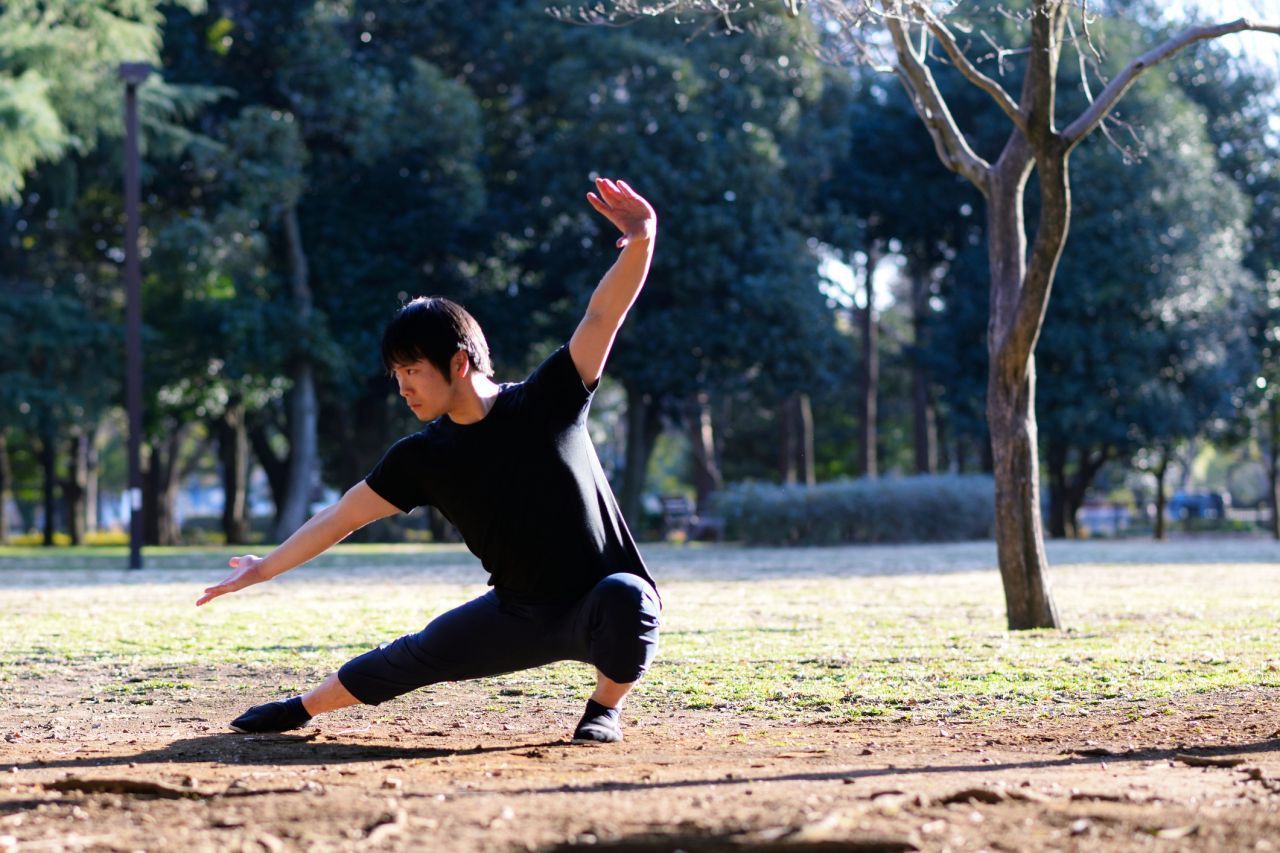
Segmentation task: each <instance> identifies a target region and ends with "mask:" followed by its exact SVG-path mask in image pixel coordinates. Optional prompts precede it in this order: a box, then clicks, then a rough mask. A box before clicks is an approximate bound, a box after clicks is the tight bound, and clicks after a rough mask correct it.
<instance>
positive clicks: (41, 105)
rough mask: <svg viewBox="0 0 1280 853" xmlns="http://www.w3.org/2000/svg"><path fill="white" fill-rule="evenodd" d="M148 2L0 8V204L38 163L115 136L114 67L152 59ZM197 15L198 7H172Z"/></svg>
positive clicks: (64, 1) (70, 0)
mask: <svg viewBox="0 0 1280 853" xmlns="http://www.w3.org/2000/svg"><path fill="white" fill-rule="evenodd" d="M161 5H162V4H160V3H157V2H154V0H17V2H8V3H5V4H4V5H3V6H0V201H14V200H16V199H17V198H18V194H19V192H20V191H21V189H22V187H23V183H24V177H25V175H26V174H27V173H28V172H29V171H30V170H31V169H33V168H34V167H35V166H36V165H37V164H38V163H40V162H49V161H52V160H55V159H57V158H58V157H59V156H61V155H63V154H64V153H66V152H68V151H69V150H75V151H78V152H81V153H83V152H85V151H88V150H90V149H91V148H93V146H94V145H96V144H97V141H98V139H99V137H101V136H118V135H120V134H121V133H122V132H123V128H122V123H121V121H120V92H121V84H120V81H119V79H118V78H117V76H116V69H117V68H118V67H119V65H120V63H121V62H150V63H156V62H158V60H159V50H160V26H161V24H162V23H163V21H164V16H163V14H162V12H161V11H160V7H161ZM176 5H178V6H185V7H187V8H199V7H201V6H202V5H203V2H202V0H184V2H181V3H178V4H176Z"/></svg>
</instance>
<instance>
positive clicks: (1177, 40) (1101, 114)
mask: <svg viewBox="0 0 1280 853" xmlns="http://www.w3.org/2000/svg"><path fill="white" fill-rule="evenodd" d="M1246 31H1254V32H1263V33H1274V34H1275V35H1280V23H1263V22H1255V21H1251V20H1249V19H1248V18H1241V19H1239V20H1237V21H1232V22H1230V23H1227V24H1217V25H1214V26H1205V27H1191V28H1189V29H1187V30H1184V31H1183V32H1181V33H1179V34H1178V35H1176V36H1174V37H1173V38H1170V39H1169V40H1168V41H1166V42H1164V44H1161V45H1159V46H1157V47H1154V48H1152V49H1151V50H1149V51H1147V52H1146V53H1144V54H1142V56H1139V57H1138V58H1137V59H1134V60H1133V61H1132V62H1130V63H1129V64H1128V65H1126V66H1125V67H1124V70H1123V71H1121V72H1120V73H1119V74H1118V75H1116V77H1115V78H1114V79H1113V80H1112V81H1111V82H1110V83H1108V84H1107V87H1106V88H1105V89H1103V90H1102V92H1101V93H1099V95H1098V97H1097V100H1095V101H1094V102H1093V103H1092V104H1090V105H1089V107H1088V109H1086V110H1085V111H1084V112H1082V113H1081V114H1080V115H1079V117H1077V118H1076V120H1075V121H1073V122H1071V124H1069V125H1067V128H1066V130H1064V131H1063V132H1062V138H1063V139H1064V140H1065V141H1066V143H1067V146H1068V148H1072V147H1074V146H1075V145H1077V144H1079V142H1080V141H1081V140H1082V139H1084V138H1085V137H1086V136H1088V135H1089V134H1090V133H1092V132H1093V130H1094V129H1095V128H1096V127H1097V126H1098V125H1099V124H1100V123H1101V122H1102V120H1103V119H1104V118H1106V115H1107V113H1109V112H1111V109H1112V108H1113V107H1114V106H1115V105H1116V102H1117V101H1119V100H1120V98H1121V97H1122V96H1123V95H1124V93H1125V92H1127V91H1129V87H1130V86H1132V85H1133V83H1134V81H1135V80H1137V79H1138V77H1139V76H1140V75H1141V74H1142V73H1143V72H1144V71H1146V70H1148V69H1150V68H1153V67H1155V66H1156V65H1159V64H1160V63H1161V62H1164V61H1165V60H1166V59H1168V58H1169V57H1171V56H1174V55H1175V54H1177V53H1179V52H1180V51H1182V50H1183V49H1185V48H1187V47H1190V46H1191V45H1193V44H1195V43H1196V42H1201V41H1209V40H1211V39H1216V38H1220V37H1222V36H1225V35H1230V34H1232V33H1241V32H1246Z"/></svg>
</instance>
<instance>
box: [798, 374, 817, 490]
mask: <svg viewBox="0 0 1280 853" xmlns="http://www.w3.org/2000/svg"><path fill="white" fill-rule="evenodd" d="M795 410H796V423H797V424H799V426H800V441H799V449H800V469H801V470H802V471H803V472H804V484H805V485H806V486H813V485H816V484H817V482H818V472H817V461H816V460H815V459H814V455H813V403H812V401H811V400H810V399H809V395H808V394H805V393H803V392H801V393H798V394H796V399H795Z"/></svg>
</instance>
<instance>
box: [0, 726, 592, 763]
mask: <svg viewBox="0 0 1280 853" xmlns="http://www.w3.org/2000/svg"><path fill="white" fill-rule="evenodd" d="M318 737H319V735H315V734H311V735H296V734H269V735H243V734H232V733H227V734H214V735H204V736H202V737H193V738H183V739H181V740H175V741H173V742H172V743H170V744H167V745H165V746H162V747H159V748H157V749H149V750H145V751H143V752H137V753H133V754H127V755H103V756H88V755H86V756H79V757H75V756H69V757H67V758H57V759H52V760H50V759H36V760H32V761H27V762H24V763H21V764H10V765H9V766H10V767H14V768H16V769H18V770H52V769H72V768H105V767H120V766H128V765H130V764H225V765H229V766H259V765H276V766H305V765H313V764H314V765H319V764H351V763H356V762H361V761H403V760H412V759H427V758H449V757H452V756H459V755H482V754H484V753H499V752H516V751H519V750H530V749H539V750H541V749H548V748H551V747H566V748H567V747H571V746H572V744H571V743H570V742H569V741H568V740H553V741H542V742H537V743H517V744H501V745H495V746H480V745H477V746H474V747H470V748H463V749H456V748H448V747H429V746H390V745H383V744H364V743H346V742H341V741H329V740H319V739H318ZM7 763H8V762H6V764H7Z"/></svg>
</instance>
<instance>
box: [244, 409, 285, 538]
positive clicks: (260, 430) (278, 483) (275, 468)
mask: <svg viewBox="0 0 1280 853" xmlns="http://www.w3.org/2000/svg"><path fill="white" fill-rule="evenodd" d="M254 420H255V423H254V425H253V427H252V428H251V429H250V430H249V446H250V447H252V448H253V455H254V457H256V458H257V460H258V464H259V465H261V466H262V470H263V473H265V474H266V475H267V487H268V488H269V489H270V490H271V502H272V503H274V504H275V506H276V523H277V524H278V523H279V521H280V510H281V508H282V507H283V506H284V504H285V500H286V499H287V497H288V494H289V460H288V459H287V458H281V457H279V456H277V455H276V452H275V451H274V450H272V448H271V434H270V433H269V432H268V427H267V425H266V424H265V423H262V422H260V421H259V420H258V418H255V419H254Z"/></svg>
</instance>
